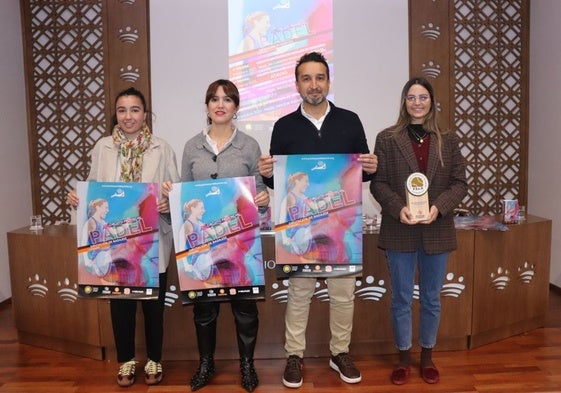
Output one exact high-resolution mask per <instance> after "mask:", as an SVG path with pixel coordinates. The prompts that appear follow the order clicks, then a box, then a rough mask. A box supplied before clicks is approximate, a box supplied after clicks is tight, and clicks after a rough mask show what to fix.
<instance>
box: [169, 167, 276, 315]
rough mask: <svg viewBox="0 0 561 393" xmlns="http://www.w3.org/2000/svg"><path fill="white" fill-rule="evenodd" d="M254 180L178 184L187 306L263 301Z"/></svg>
mask: <svg viewBox="0 0 561 393" xmlns="http://www.w3.org/2000/svg"><path fill="white" fill-rule="evenodd" d="M255 194H256V191H255V178H254V177H253V176H247V177H236V178H225V179H216V180H200V181H193V182H185V183H175V184H174V185H173V189H172V191H171V192H170V195H169V200H170V211H171V222H172V227H173V237H174V244H175V250H176V254H175V256H176V260H177V272H178V276H179V287H180V289H181V299H182V302H183V304H188V303H195V302H200V301H226V300H231V299H249V298H251V299H263V298H264V297H265V274H264V270H263V251H262V248H261V233H260V228H259V213H258V210H257V206H256V205H255V202H254V198H255Z"/></svg>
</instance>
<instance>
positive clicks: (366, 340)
mask: <svg viewBox="0 0 561 393" xmlns="http://www.w3.org/2000/svg"><path fill="white" fill-rule="evenodd" d="M457 234H458V246H459V247H458V250H457V251H455V252H453V253H452V254H451V257H450V261H449V264H448V269H447V275H446V280H445V283H444V285H443V288H442V291H441V294H442V298H441V299H442V317H441V324H440V330H439V335H438V342H437V347H436V348H437V349H438V350H454V349H467V348H473V347H476V346H479V345H482V344H486V343H489V342H492V341H497V340H500V339H502V338H506V337H509V336H511V335H514V334H519V333H521V332H524V331H527V330H530V329H534V328H537V327H541V326H543V324H544V321H545V314H546V310H547V303H548V291H549V263H550V248H551V220H547V219H543V218H539V217H533V216H529V217H528V220H527V221H526V222H525V223H523V224H517V225H510V226H509V230H508V231H506V232H495V231H472V230H458V231H457ZM262 243H263V258H264V265H265V280H266V300H264V301H260V302H259V312H260V314H259V319H260V326H259V337H258V343H257V348H256V353H255V357H256V358H258V359H264V358H282V357H284V356H285V353H284V312H285V307H286V290H287V281H285V280H278V279H277V278H276V275H275V271H274V267H275V256H274V238H273V237H272V236H270V235H264V236H263V237H262ZM377 244H378V235H377V234H364V248H363V251H364V253H363V260H364V264H363V275H362V277H360V278H358V279H357V284H356V291H355V296H356V298H355V318H354V328H353V336H352V344H351V353H352V354H354V355H376V354H385V353H394V352H395V347H394V343H393V334H392V329H391V320H390V312H389V309H390V296H391V294H390V285H389V284H390V280H389V274H388V270H387V266H386V261H385V256H384V253H383V251H382V250H380V249H378V248H377ZM8 248H9V256H10V271H11V284H12V302H13V307H14V313H15V318H16V327H17V329H18V336H19V341H20V342H21V343H24V344H30V345H36V346H42V347H46V348H51V349H55V350H59V351H63V352H68V353H72V354H77V355H82V356H86V357H91V358H95V359H110V360H114V359H115V358H116V356H115V348H114V343H113V334H112V330H111V321H110V314H109V303H108V301H107V300H94V299H83V298H78V297H77V295H76V294H75V293H76V280H77V259H76V227H75V226H69V225H63V226H48V227H46V228H45V229H43V230H42V231H39V232H31V231H29V229H28V228H21V229H17V230H14V231H11V232H9V233H8ZM325 288H326V285H325V282H324V280H318V291H319V290H321V289H325ZM166 292H167V296H166V300H167V305H168V306H167V307H166V310H165V322H164V323H165V333H164V358H165V359H166V360H183V359H198V353H197V344H196V338H195V328H194V325H193V313H192V306H182V305H181V301H180V300H179V299H178V295H179V285H178V280H177V269H176V265H175V261H174V260H172V262H171V264H170V268H169V270H168V288H166ZM418 306H419V302H418V299H417V300H415V301H414V314H413V315H414V318H415V319H414V330H413V332H414V344H416V337H415V336H416V329H417V326H418ZM141 313H142V311H141V309H140V307H139V309H138V323H137V334H136V336H137V343H138V344H137V347H138V348H139V349H138V351H137V357H138V359H139V360H142V358H143V356H144V352H143V350H142V349H141V348H142V345H143V342H144V338H143V337H144V332H143V323H142V314H141ZM328 315H329V302H326V301H323V300H322V299H321V298H320V297H316V296H314V298H313V299H312V304H311V309H310V319H309V323H308V329H307V349H306V353H305V356H307V357H317V356H328V355H329V337H330V332H329V321H328ZM414 348H416V347H414ZM216 357H217V358H218V359H236V358H237V357H238V350H237V344H236V338H235V326H234V322H233V316H232V314H231V311H230V305H229V304H228V303H224V304H222V305H221V313H220V317H219V321H218V334H217V350H216Z"/></svg>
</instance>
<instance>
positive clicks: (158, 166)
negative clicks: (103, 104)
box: [87, 135, 179, 273]
mask: <svg viewBox="0 0 561 393" xmlns="http://www.w3.org/2000/svg"><path fill="white" fill-rule="evenodd" d="M91 159H92V163H91V167H90V174H89V176H88V179H87V180H88V181H107V182H109V181H118V180H119V177H118V173H119V170H118V169H119V168H118V165H119V148H118V146H117V145H115V144H114V143H113V138H112V137H110V136H107V137H104V138H101V139H100V140H99V141H97V143H96V144H95V146H94V148H93V150H92V153H91ZM141 181H142V183H150V182H157V183H161V182H164V181H171V182H174V183H175V182H178V181H179V173H178V171H177V161H176V159H175V152H174V151H173V149H172V148H171V146H170V145H169V144H168V143H167V142H166V141H164V140H163V139H161V138H158V137H156V136H154V135H152V140H151V144H150V147H149V148H148V150H147V151H146V152H145V153H144V158H143V161H142V179H141ZM158 225H159V228H160V233H159V235H160V253H159V272H160V273H164V272H165V271H166V269H167V267H168V265H169V260H170V256H171V248H172V244H173V235H172V233H171V225H170V224H168V223H167V222H166V221H165V220H164V219H163V218H162V216H161V215H160V220H159V224H158Z"/></svg>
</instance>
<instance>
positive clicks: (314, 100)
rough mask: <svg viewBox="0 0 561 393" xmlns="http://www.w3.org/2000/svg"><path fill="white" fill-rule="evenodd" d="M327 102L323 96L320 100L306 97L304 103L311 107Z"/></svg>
mask: <svg viewBox="0 0 561 393" xmlns="http://www.w3.org/2000/svg"><path fill="white" fill-rule="evenodd" d="M324 100H325V96H323V95H321V96H319V97H318V98H312V97H310V96H309V95H305V96H304V101H306V102H307V103H308V104H310V105H319V104H321V103H322V102H323V101H324Z"/></svg>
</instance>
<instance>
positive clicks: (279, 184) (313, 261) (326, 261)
mask: <svg viewBox="0 0 561 393" xmlns="http://www.w3.org/2000/svg"><path fill="white" fill-rule="evenodd" d="M275 158H276V162H275V164H274V168H273V170H274V182H275V196H274V199H275V200H274V202H275V209H274V211H275V212H276V213H275V215H276V217H275V220H274V221H275V222H276V225H275V252H276V266H277V267H276V271H277V275H278V276H279V277H286V276H287V275H290V276H309V277H330V276H342V275H356V273H359V272H361V271H362V165H361V163H360V162H359V161H358V154H321V155H320V154H312V155H288V156H286V155H277V156H275Z"/></svg>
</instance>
